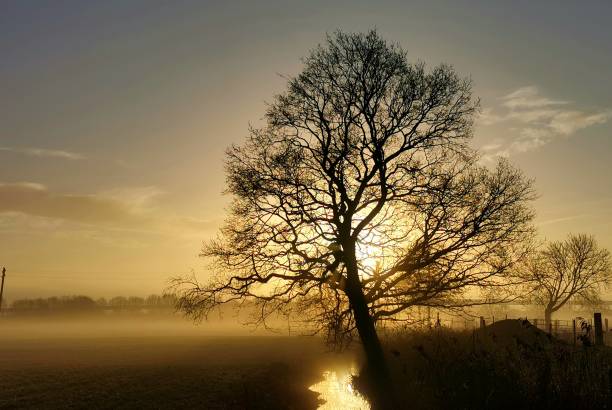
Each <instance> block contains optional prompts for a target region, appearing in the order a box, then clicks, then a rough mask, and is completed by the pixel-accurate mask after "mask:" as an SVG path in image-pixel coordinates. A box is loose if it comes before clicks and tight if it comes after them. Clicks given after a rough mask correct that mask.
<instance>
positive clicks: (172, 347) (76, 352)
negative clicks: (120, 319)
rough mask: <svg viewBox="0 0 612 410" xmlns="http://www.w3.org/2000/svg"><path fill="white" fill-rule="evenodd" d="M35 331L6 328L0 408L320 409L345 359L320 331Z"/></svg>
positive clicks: (0, 349)
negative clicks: (330, 371)
mask: <svg viewBox="0 0 612 410" xmlns="http://www.w3.org/2000/svg"><path fill="white" fill-rule="evenodd" d="M34 330H35V331H36V337H26V336H25V335H26V332H25V331H24V330H23V328H19V329H18V331H15V332H12V333H13V335H16V336H14V337H10V338H7V337H6V335H7V333H3V334H0V409H294V410H302V409H304V410H306V409H316V408H317V404H318V397H317V396H318V395H317V394H316V393H314V392H312V391H310V390H308V386H310V385H311V384H314V383H315V382H316V381H318V380H319V379H320V377H321V373H322V370H323V369H324V368H325V366H327V365H328V364H329V362H330V361H333V360H342V359H341V358H338V357H335V356H333V357H330V355H328V354H327V353H326V352H325V347H324V346H323V344H322V342H321V340H319V339H315V338H299V337H274V336H272V337H271V336H248V335H246V336H245V335H242V336H218V335H217V336H215V335H212V336H211V335H206V336H201V335H192V334H180V335H173V334H172V332H168V333H167V334H159V333H157V334H154V332H153V331H148V332H147V334H146V335H142V336H138V335H137V332H136V331H131V332H130V335H129V336H127V337H126V336H121V335H119V334H117V333H114V334H113V333H111V332H109V334H108V335H107V336H104V337H101V336H100V335H91V334H84V335H62V327H61V324H59V325H58V326H57V332H56V334H55V335H51V334H49V332H46V331H45V332H44V334H43V333H41V330H40V328H39V327H36V328H35V329H34ZM168 330H176V329H174V328H171V329H168ZM164 333H165V332H164ZM22 336H23V337H22Z"/></svg>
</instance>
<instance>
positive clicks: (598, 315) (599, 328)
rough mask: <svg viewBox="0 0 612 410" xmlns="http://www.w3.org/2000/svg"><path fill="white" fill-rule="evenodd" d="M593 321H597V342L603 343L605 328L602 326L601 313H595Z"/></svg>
mask: <svg viewBox="0 0 612 410" xmlns="http://www.w3.org/2000/svg"><path fill="white" fill-rule="evenodd" d="M593 322H595V344H596V345H599V346H601V345H603V344H604V342H603V329H602V326H601V313H595V314H594V315H593Z"/></svg>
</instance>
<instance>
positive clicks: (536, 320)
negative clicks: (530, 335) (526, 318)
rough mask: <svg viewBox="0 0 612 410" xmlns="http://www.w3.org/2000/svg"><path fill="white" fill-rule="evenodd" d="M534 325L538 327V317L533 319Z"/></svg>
mask: <svg viewBox="0 0 612 410" xmlns="http://www.w3.org/2000/svg"><path fill="white" fill-rule="evenodd" d="M533 325H534V326H535V327H536V328H537V327H538V319H533Z"/></svg>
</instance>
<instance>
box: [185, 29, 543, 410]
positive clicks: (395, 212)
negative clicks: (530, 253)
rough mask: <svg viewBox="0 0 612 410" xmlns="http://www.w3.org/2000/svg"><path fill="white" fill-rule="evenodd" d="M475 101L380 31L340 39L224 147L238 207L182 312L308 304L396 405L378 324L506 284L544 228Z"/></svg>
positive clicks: (306, 309) (265, 311) (313, 56)
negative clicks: (249, 303)
mask: <svg viewBox="0 0 612 410" xmlns="http://www.w3.org/2000/svg"><path fill="white" fill-rule="evenodd" d="M477 110H478V100H477V99H475V98H473V96H472V85H471V82H470V80H469V79H466V78H462V77H461V76H460V75H458V74H457V73H456V72H455V70H454V69H453V68H452V67H450V66H448V65H439V66H437V67H434V68H431V69H427V68H426V67H425V65H424V64H421V63H418V62H414V63H413V62H410V61H409V60H408V56H407V53H406V52H405V51H403V50H402V49H401V48H400V47H399V46H397V45H396V44H392V43H389V42H387V41H385V40H384V39H383V38H381V37H380V36H379V35H378V33H377V32H376V31H370V32H369V33H365V34H345V33H342V32H337V33H335V34H333V35H330V36H328V38H327V41H326V42H325V44H323V45H320V46H319V47H317V48H315V49H314V50H313V51H312V52H311V53H310V54H309V55H308V57H306V58H305V59H304V68H303V70H302V71H301V72H300V73H299V74H298V75H297V76H295V77H292V78H290V79H289V81H288V84H287V90H286V91H285V92H283V93H281V94H279V95H277V96H276V97H275V98H274V100H273V101H272V103H271V104H270V105H269V106H268V110H267V112H266V116H265V120H266V124H265V125H264V126H263V127H261V128H259V129H251V130H250V134H249V137H248V139H247V140H246V141H245V142H244V143H243V144H242V145H240V146H234V147H231V148H230V149H229V150H228V152H227V160H226V172H227V183H228V187H227V192H228V193H229V194H231V195H232V205H231V207H230V209H229V214H228V216H227V219H226V223H225V225H224V226H223V228H222V230H221V236H220V237H219V238H218V239H217V240H213V241H210V242H208V243H207V244H206V245H205V247H204V249H203V252H202V254H203V256H205V257H208V258H210V260H212V261H214V263H212V264H211V269H212V270H213V271H214V272H215V274H214V276H213V279H212V280H211V281H209V282H208V283H205V284H200V283H198V281H197V280H195V279H192V278H187V279H179V280H178V281H177V290H178V293H179V295H180V298H179V306H180V307H181V308H182V309H183V310H184V311H185V312H186V313H187V314H189V315H191V316H193V317H195V318H201V317H202V316H205V315H206V314H208V312H209V311H210V310H211V309H214V308H215V307H217V306H218V305H220V304H223V303H226V302H229V301H237V300H243V299H250V300H254V301H255V302H256V303H258V306H259V308H258V310H257V311H258V312H259V315H258V319H259V320H260V321H265V320H266V319H267V318H268V317H269V315H271V314H273V313H278V312H290V311H292V310H296V311H298V312H299V313H300V314H301V315H307V316H308V317H309V319H310V321H311V323H314V324H316V325H318V326H319V328H320V329H321V331H326V332H327V335H328V338H329V340H330V341H331V342H332V343H335V344H340V345H342V344H344V343H347V342H348V341H350V340H351V338H352V337H353V336H354V335H358V336H359V339H360V341H361V343H362V345H363V347H364V350H365V352H366V356H367V358H368V362H369V363H370V366H369V371H371V372H373V373H374V374H376V379H377V380H379V381H380V386H379V394H378V400H377V401H378V403H379V404H380V407H385V408H393V405H392V404H391V403H390V402H392V397H393V393H392V392H390V391H389V390H388V387H387V386H388V385H389V384H390V383H389V381H388V374H387V370H386V367H385V360H384V356H383V351H382V348H381V344H380V341H379V338H378V334H377V331H376V327H375V325H376V323H379V322H382V321H391V322H393V321H398V320H402V316H401V313H402V312H405V311H406V310H407V309H409V308H411V307H413V306H447V307H459V306H464V305H465V304H467V303H468V302H466V300H465V299H464V298H463V297H462V296H464V294H465V292H466V291H467V290H468V289H472V290H477V289H478V288H482V287H488V286H491V285H495V286H497V287H498V288H500V287H501V285H503V284H504V283H507V282H508V281H507V279H508V278H507V275H506V274H507V272H508V268H509V267H511V266H512V265H513V263H515V262H516V260H517V259H518V258H520V257H521V256H522V255H523V254H524V253H525V250H526V244H527V243H528V239H529V237H530V236H531V234H532V231H533V230H532V227H531V226H530V224H529V222H530V221H531V219H532V217H533V212H532V210H531V208H530V201H531V200H532V199H533V198H534V194H533V190H532V187H531V183H530V181H529V180H527V179H526V178H525V177H524V176H523V175H522V173H521V172H520V171H519V170H517V169H515V168H513V167H512V166H511V165H510V164H509V163H508V162H507V161H500V162H499V163H498V164H497V165H496V166H495V167H494V168H493V169H488V168H486V167H483V166H481V165H479V164H478V154H477V153H476V152H475V151H474V150H473V149H471V148H469V146H468V144H467V142H468V140H469V139H470V137H471V136H472V125H473V120H474V114H475V113H476V112H477ZM262 289H265V290H262Z"/></svg>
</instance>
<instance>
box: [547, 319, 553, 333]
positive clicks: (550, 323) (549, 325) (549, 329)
mask: <svg viewBox="0 0 612 410" xmlns="http://www.w3.org/2000/svg"><path fill="white" fill-rule="evenodd" d="M546 330H548V334H549V335H552V322H548V329H546Z"/></svg>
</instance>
